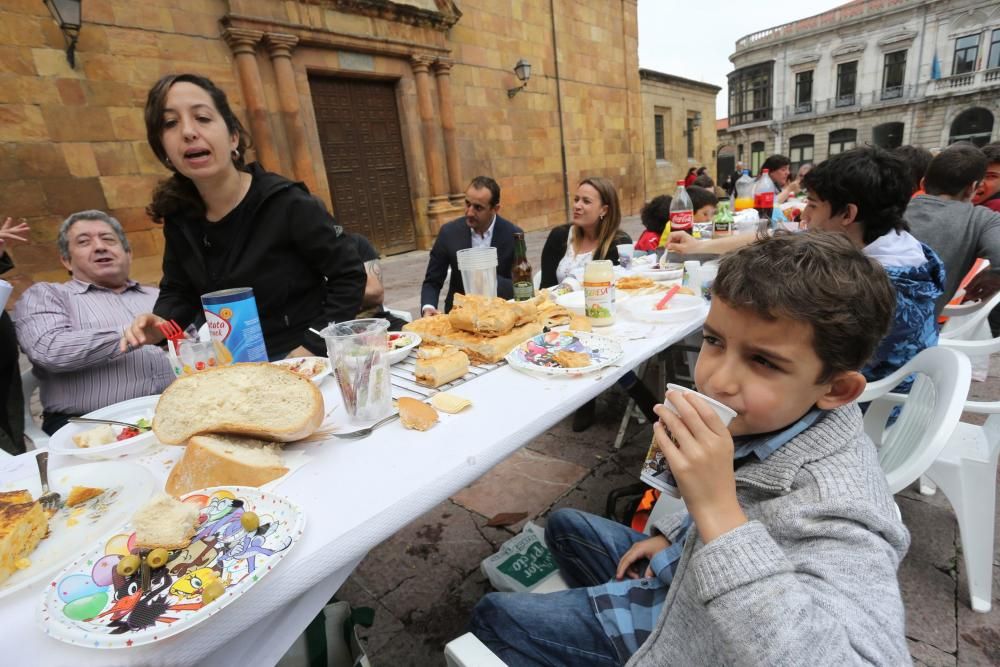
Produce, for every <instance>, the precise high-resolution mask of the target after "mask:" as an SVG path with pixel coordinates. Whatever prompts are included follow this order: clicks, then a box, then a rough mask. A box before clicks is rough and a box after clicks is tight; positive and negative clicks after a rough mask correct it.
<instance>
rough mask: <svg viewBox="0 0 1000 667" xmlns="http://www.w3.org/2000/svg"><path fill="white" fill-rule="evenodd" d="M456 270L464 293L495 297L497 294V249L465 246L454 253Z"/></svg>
mask: <svg viewBox="0 0 1000 667" xmlns="http://www.w3.org/2000/svg"><path fill="white" fill-rule="evenodd" d="M456 259H457V260H458V270H459V271H461V272H462V284H463V285H464V286H465V293H466V294H478V295H480V296H486V297H495V296H496V295H497V249H496V248H494V247H493V246H487V247H485V248H467V249H465V250H459V251H458V252H457V253H456Z"/></svg>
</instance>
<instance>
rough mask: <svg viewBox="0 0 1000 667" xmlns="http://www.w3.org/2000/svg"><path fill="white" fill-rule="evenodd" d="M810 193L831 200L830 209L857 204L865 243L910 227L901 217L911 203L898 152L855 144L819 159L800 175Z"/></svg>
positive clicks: (840, 209)
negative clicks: (807, 171)
mask: <svg viewBox="0 0 1000 667" xmlns="http://www.w3.org/2000/svg"><path fill="white" fill-rule="evenodd" d="M802 185H803V187H805V188H806V189H807V190H808V191H809V194H810V195H812V196H815V197H817V198H818V199H820V200H822V201H825V202H828V203H829V204H830V213H831V214H833V215H837V214H840V213H844V212H845V211H846V210H847V205H848V204H854V205H855V206H857V208H858V214H857V218H856V221H857V222H859V223H861V224H862V240H863V241H864V243H865V245H868V244H869V243H871V242H872V241H874V240H875V239H877V238H879V237H882V236H885V235H886V234H888V233H889V232H890V231H892V230H895V231H897V232H902V231H906V230H907V229H909V227H908V225H907V224H906V221H905V220H904V219H903V212H904V211H905V210H906V205H907V204H909V203H910V195H911V194H912V191H911V190H910V175H909V171H908V170H907V168H906V164H905V163H904V162H903V160H902V159H900V158H899V157H898V156H897V155H895V154H893V153H891V152H890V151H887V150H884V149H882V148H878V147H876V146H864V147H861V148H854V149H851V150H849V151H845V152H843V153H839V154H837V155H834V156H833V157H831V158H828V159H827V160H824V161H823V162H820V163H819V164H818V165H816V167H815V168H814V169H813V170H812V171H810V172H809V173H808V174H806V175H805V176H803V177H802Z"/></svg>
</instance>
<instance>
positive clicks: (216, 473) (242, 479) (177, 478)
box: [165, 434, 288, 496]
mask: <svg viewBox="0 0 1000 667" xmlns="http://www.w3.org/2000/svg"><path fill="white" fill-rule="evenodd" d="M287 472H288V468H286V467H285V466H284V462H283V461H282V459H281V453H280V448H279V446H278V445H276V444H275V443H273V442H267V441H265V440H257V439H255V438H247V437H244V436H239V435H221V434H210V435H196V436H194V437H193V438H191V439H190V440H188V443H187V447H186V448H185V450H184V456H183V457H181V460H180V461H178V462H177V464H176V465H175V466H174V469H173V470H171V471H170V477H168V478H167V484H166V487H165V488H166V491H167V493H169V494H170V495H172V496H182V495H184V494H185V493H189V492H191V491H194V490H195V489H205V488H208V487H211V486H262V485H264V484H267V483H268V482H270V481H271V480H274V479H278V478H279V477H281V476H282V475H284V474H285V473H287Z"/></svg>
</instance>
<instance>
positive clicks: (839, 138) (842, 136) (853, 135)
mask: <svg viewBox="0 0 1000 667" xmlns="http://www.w3.org/2000/svg"><path fill="white" fill-rule="evenodd" d="M857 144H858V131H857V130H834V131H833V132H831V133H830V151H829V154H830V155H836V154H837V153H843V152H844V151H849V150H851V149H852V148H854V147H855V146H857Z"/></svg>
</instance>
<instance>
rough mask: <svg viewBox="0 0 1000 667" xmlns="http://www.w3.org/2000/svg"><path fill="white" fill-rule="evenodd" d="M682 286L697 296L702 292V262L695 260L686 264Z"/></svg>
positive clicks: (690, 260)
mask: <svg viewBox="0 0 1000 667" xmlns="http://www.w3.org/2000/svg"><path fill="white" fill-rule="evenodd" d="M681 284H682V285H684V287H687V288H688V289H689V290H691V291H692V292H694V293H695V294H698V293H699V292H700V291H701V262H699V261H697V260H693V259H689V260H687V261H686V262H684V277H683V279H682V280H681Z"/></svg>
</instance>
